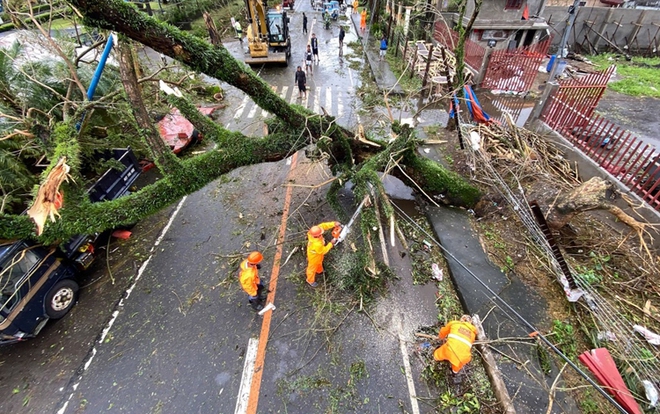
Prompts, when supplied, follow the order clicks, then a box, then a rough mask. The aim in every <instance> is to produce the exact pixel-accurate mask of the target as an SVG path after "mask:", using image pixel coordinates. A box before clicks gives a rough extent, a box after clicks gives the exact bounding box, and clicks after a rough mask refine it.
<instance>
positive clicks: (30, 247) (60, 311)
mask: <svg viewBox="0 0 660 414" xmlns="http://www.w3.org/2000/svg"><path fill="white" fill-rule="evenodd" d="M107 156H110V157H112V158H114V159H116V160H118V161H119V162H120V163H121V164H122V165H123V166H124V168H123V170H121V171H120V170H117V169H109V170H108V171H106V172H105V173H104V174H103V175H102V176H101V178H100V179H99V180H98V181H96V182H95V183H94V185H93V186H92V187H91V188H90V189H89V190H88V195H89V197H90V200H91V201H92V202H98V201H103V200H113V199H115V198H118V197H121V196H122V195H124V194H127V193H128V192H129V188H130V187H131V186H132V185H133V183H134V182H135V180H136V179H137V177H138V175H139V174H140V169H139V164H138V160H137V158H136V157H135V155H134V154H133V152H132V151H131V149H130V148H125V149H114V150H112V152H111V153H110V154H107ZM98 238H99V234H91V235H79V236H74V237H72V238H71V239H69V240H68V241H66V242H65V243H61V244H60V245H59V246H42V245H39V244H37V243H34V242H32V241H29V240H19V241H13V242H3V243H0V345H2V344H9V343H14V342H19V341H22V340H25V339H27V338H31V337H34V336H36V335H37V334H38V333H39V331H41V329H42V328H43V327H44V325H46V323H47V322H48V320H50V319H60V318H62V317H63V316H64V315H66V314H67V313H68V312H69V310H71V308H72V307H73V305H74V304H75V302H76V298H77V294H78V281H77V277H78V275H79V274H80V273H81V272H83V271H84V270H86V269H87V268H88V267H89V266H90V265H91V264H92V262H93V261H94V252H95V249H94V246H95V243H96V241H97V240H98Z"/></svg>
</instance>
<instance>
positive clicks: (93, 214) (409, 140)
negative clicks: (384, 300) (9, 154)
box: [0, 0, 479, 243]
mask: <svg viewBox="0 0 660 414" xmlns="http://www.w3.org/2000/svg"><path fill="white" fill-rule="evenodd" d="M70 4H71V5H72V6H73V8H74V10H76V11H77V12H78V13H80V15H82V16H83V17H84V19H85V23H86V24H87V25H88V26H92V27H98V28H101V29H107V30H114V31H118V32H120V33H121V34H123V35H124V36H126V37H127V38H130V39H132V40H134V41H136V42H139V43H141V44H143V45H145V46H148V47H150V48H152V49H154V50H156V51H157V52H160V53H163V54H165V55H167V56H169V57H171V58H173V59H175V60H177V61H179V62H181V63H183V64H185V65H187V66H188V67H189V68H191V69H192V70H194V71H196V72H201V73H204V74H206V75H209V76H212V77H214V78H216V79H219V80H221V81H224V82H226V83H228V84H230V85H233V86H235V87H237V88H239V89H241V90H242V91H244V92H245V93H247V94H248V95H250V97H251V98H252V99H253V100H254V102H255V103H256V104H258V105H259V106H260V107H261V108H263V109H265V110H267V111H269V112H271V113H273V114H274V115H276V118H274V119H272V120H269V121H268V122H269V135H268V137H267V138H258V137H249V136H245V135H243V134H241V133H239V132H234V131H229V130H227V129H225V128H223V127H222V126H220V125H217V124H215V123H213V122H211V121H210V120H209V119H208V118H206V117H204V116H202V115H201V114H200V113H199V112H198V111H197V110H196V108H195V106H194V105H193V104H192V103H191V102H190V101H189V100H188V99H187V98H185V97H183V96H175V95H170V96H168V98H167V99H168V101H169V102H170V103H171V104H173V105H174V106H176V107H177V108H178V109H179V110H180V111H181V112H182V114H183V115H184V116H186V118H188V119H189V120H190V121H191V122H192V123H193V125H195V127H196V128H197V129H198V130H200V131H201V132H202V133H203V134H204V135H205V136H206V137H207V138H209V139H211V140H213V141H214V142H215V143H217V147H216V148H215V149H214V150H212V151H209V152H206V153H204V154H200V155H197V156H195V157H192V158H189V159H186V160H185V161H181V162H179V163H178V165H175V166H173V167H174V168H171V169H168V168H164V169H163V172H164V173H165V177H164V178H163V179H162V180H159V181H158V182H156V183H155V184H152V185H149V186H147V187H145V188H143V189H141V190H139V191H137V192H135V193H133V194H131V195H129V196H126V197H123V198H121V199H118V200H113V201H108V202H102V203H91V202H89V200H88V199H87V198H86V196H85V194H84V189H82V188H80V187H79V186H78V185H77V184H76V183H77V181H76V180H75V178H76V176H77V175H78V174H80V171H79V169H78V166H79V162H78V159H79V156H80V154H79V147H78V145H77V139H78V137H79V135H80V132H79V131H78V130H77V129H76V127H75V120H77V119H80V115H81V114H82V113H84V112H85V111H86V110H87V109H88V108H89V107H90V106H93V103H91V102H84V103H83V104H81V105H79V107H78V108H77V110H76V112H75V113H74V114H73V116H70V117H68V118H65V120H64V121H62V122H60V123H59V124H58V125H57V126H56V127H55V128H53V131H51V135H52V137H53V138H54V142H55V143H56V146H55V149H54V151H53V152H52V154H51V155H50V157H49V161H50V167H49V168H48V169H46V171H44V173H43V175H42V177H44V178H45V177H46V176H47V174H48V173H49V171H50V170H51V169H52V167H53V166H55V165H56V164H57V162H58V160H59V159H60V158H61V157H66V158H67V160H68V163H69V164H70V165H71V172H70V174H71V175H72V177H73V179H74V180H72V181H71V182H69V183H65V184H63V188H64V191H65V194H66V197H65V204H64V207H63V208H61V209H60V210H59V213H60V215H61V218H60V219H59V220H58V221H57V222H56V223H53V224H49V225H47V226H46V228H45V231H44V234H43V235H42V236H41V237H40V238H39V240H40V241H42V242H44V243H52V242H54V241H56V240H62V239H66V238H67V237H70V236H71V235H74V234H82V233H91V232H100V231H103V230H106V229H109V228H113V227H116V226H119V225H125V224H130V223H135V222H136V221H139V220H140V219H142V218H144V217H146V216H148V215H150V214H153V213H155V212H156V211H158V210H159V209H162V208H164V207H166V206H167V205H169V204H171V203H173V202H175V201H177V200H178V199H180V198H181V197H182V196H184V195H186V194H190V193H192V192H194V191H196V190H198V189H200V188H202V187H203V186H205V185H206V184H207V183H209V182H211V181H213V180H214V179H216V178H218V177H220V176H221V175H222V174H225V173H227V172H229V171H231V170H233V169H235V168H238V167H241V166H247V165H251V164H256V163H261V162H269V161H278V160H281V159H283V158H284V157H286V156H288V155H289V154H291V153H292V152H295V151H297V150H300V149H302V148H304V147H307V146H308V145H310V144H312V145H316V146H317V147H318V149H319V150H321V151H323V152H327V153H329V154H331V155H332V156H331V157H329V159H330V160H332V161H330V162H329V163H330V167H331V169H332V171H333V172H334V173H335V174H336V175H339V176H341V180H337V182H346V181H347V180H349V179H353V178H356V180H355V182H356V184H357V189H356V192H357V193H358V194H365V193H366V189H367V184H368V183H370V184H371V185H372V186H375V187H377V188H379V191H382V188H380V181H379V180H378V177H377V175H376V173H375V172H376V171H382V170H383V169H384V168H385V166H386V165H387V164H388V163H389V162H391V160H392V159H393V158H395V159H396V160H397V163H398V164H399V166H400V167H401V168H399V169H396V170H394V171H392V174H393V175H397V176H399V177H400V178H401V179H402V180H404V181H405V182H408V183H411V181H414V182H415V183H414V184H415V186H418V187H419V188H422V189H424V191H425V192H426V193H427V194H430V195H437V194H442V195H443V196H444V199H445V200H447V201H448V202H450V203H452V204H455V205H459V206H466V207H469V206H472V205H474V203H475V202H476V201H477V199H478V198H479V192H478V190H477V189H476V188H475V187H473V186H471V185H470V184H469V183H467V181H465V180H464V179H462V178H461V177H460V176H459V175H457V174H455V173H453V172H451V171H448V170H446V169H445V168H443V167H442V166H440V165H439V164H437V163H435V162H434V161H431V160H428V159H426V158H423V157H420V156H419V155H418V154H417V151H416V148H417V145H418V141H417V139H416V137H415V133H414V131H413V130H412V129H411V128H409V127H407V126H404V125H400V124H397V123H393V126H392V128H393V131H394V132H396V134H397V136H396V138H395V139H394V140H393V141H392V142H389V143H387V142H384V141H379V140H378V139H377V138H371V140H368V139H367V140H365V139H364V138H363V137H360V138H359V139H358V138H355V137H354V134H353V133H352V132H351V131H348V130H346V129H345V128H343V127H341V126H339V125H337V123H336V121H335V119H334V118H333V117H332V116H329V115H324V116H321V115H318V114H314V113H312V112H310V111H308V110H307V109H305V108H302V107H300V106H296V105H289V104H288V103H287V102H285V101H284V100H283V99H282V98H281V97H280V96H278V95H277V94H276V93H274V92H273V90H272V89H271V88H270V86H269V85H268V84H267V83H266V82H264V81H263V80H262V79H261V78H259V77H258V76H257V75H256V74H255V73H254V72H253V71H252V70H251V69H249V68H248V67H247V66H246V65H244V64H243V63H242V62H238V61H237V60H235V59H234V58H233V57H232V56H231V55H230V54H229V52H228V51H227V50H226V49H225V48H224V46H222V45H212V44H210V43H208V42H206V41H204V40H202V39H199V38H197V37H195V36H193V35H190V34H188V33H185V32H182V31H180V30H178V29H176V28H174V27H172V26H170V25H167V24H164V23H160V22H158V21H156V20H155V19H153V18H151V17H149V16H146V15H145V14H143V13H140V12H138V11H137V9H136V8H135V7H134V6H133V5H131V4H129V3H125V2H123V1H121V0H110V1H106V0H73V1H70ZM124 82H125V83H126V79H124ZM128 89H130V91H133V90H134V89H135V87H134V85H131V87H130V88H128ZM131 96H132V100H133V101H135V98H136V97H135V94H134V93H132V94H131ZM137 117H138V118H139V117H140V116H139V114H138V116H137ZM142 118H143V117H142ZM139 131H140V133H141V134H142V135H143V136H142V138H143V141H145V142H146V143H147V146H149V141H150V137H149V136H147V135H148V134H149V131H148V130H144V128H142V129H140V130H139ZM152 141H153V140H152ZM369 141H372V142H375V143H376V144H378V145H370V144H369ZM166 170H167V171H166ZM330 194H331V195H332V194H334V192H333V191H331V192H330ZM385 213H386V216H387V217H388V218H389V216H390V215H391V211H389V210H388V209H386V210H385ZM0 235H1V236H0V237H1V238H5V239H7V238H10V239H13V238H28V237H32V238H34V236H35V233H34V225H33V223H32V222H31V221H30V220H29V218H28V217H26V216H22V215H3V216H0Z"/></svg>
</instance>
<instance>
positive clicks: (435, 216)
mask: <svg viewBox="0 0 660 414" xmlns="http://www.w3.org/2000/svg"><path fill="white" fill-rule="evenodd" d="M351 19H352V21H353V26H354V27H355V30H356V33H358V36H359V38H360V40H361V41H362V42H363V46H364V47H365V50H366V56H367V63H368V64H369V66H370V68H371V70H372V72H373V74H374V77H375V79H376V84H377V85H378V88H379V89H380V90H381V91H383V90H390V89H392V86H393V85H395V84H396V76H395V75H394V73H392V71H391V69H390V67H389V64H388V63H387V62H385V61H379V56H378V40H377V39H372V38H371V37H369V36H368V32H367V33H366V34H362V33H361V32H360V30H359V27H360V17H359V15H358V14H353V15H351ZM365 38H366V39H367V42H368V45H366V46H365V45H364V43H365ZM392 92H393V93H403V92H402V90H401V88H400V87H399V86H398V85H396V86H395V88H394V89H392ZM437 122H438V123H440V124H442V123H443V121H442V120H440V119H438V121H437ZM426 215H427V217H428V220H429V222H430V223H431V225H432V226H433V229H434V231H435V233H436V235H437V237H438V240H439V241H440V243H441V244H442V246H443V247H444V248H446V249H447V250H448V251H449V252H450V253H451V256H450V255H448V254H445V258H446V260H447V262H448V265H449V268H450V272H451V277H452V280H453V282H454V286H455V288H456V290H457V294H458V296H459V298H460V300H461V303H462V305H463V308H464V310H465V311H466V313H470V314H478V315H479V316H480V317H481V319H482V322H483V326H484V330H485V331H486V335H487V336H488V337H489V338H490V339H497V338H511V337H519V338H527V337H528V335H529V334H530V333H531V332H527V330H526V329H525V328H524V327H523V325H522V323H521V322H520V321H519V320H518V319H517V318H516V317H515V316H514V315H513V314H510V312H507V311H506V309H502V304H501V302H499V301H497V300H496V299H495V298H493V297H492V295H491V294H490V293H489V292H488V291H487V290H486V289H485V288H484V287H483V286H482V285H481V284H480V283H479V282H478V281H477V279H476V278H475V277H474V276H472V274H471V273H473V274H474V275H476V277H478V278H479V279H480V280H482V281H483V282H485V283H486V285H487V286H488V287H489V288H490V289H491V290H493V291H494V292H495V293H496V294H497V295H498V296H499V297H501V298H502V299H503V300H505V301H506V302H507V303H509V304H510V305H511V306H512V307H513V308H514V309H515V311H516V312H518V313H519V314H521V315H522V316H523V317H524V318H525V319H526V320H527V321H528V322H529V323H531V324H532V325H533V326H544V327H546V326H548V324H549V319H550V317H549V316H548V315H547V314H546V310H547V304H546V303H545V301H544V300H543V299H542V298H541V297H540V296H539V295H538V294H536V292H534V291H532V290H531V289H530V288H529V287H527V286H526V285H525V284H523V283H522V281H521V280H519V279H518V278H517V277H516V276H515V275H514V274H511V273H510V274H508V275H507V274H504V273H503V272H502V271H501V270H500V269H498V268H496V267H495V266H494V265H493V264H492V263H491V262H490V261H489V260H488V256H487V253H486V252H484V251H483V249H482V247H481V243H480V242H479V238H478V235H477V234H476V233H475V232H474V230H473V229H472V227H471V223H470V218H469V216H468V215H467V213H466V212H465V211H464V210H459V209H453V208H447V207H430V208H428V209H427V212H426ZM452 256H453V258H452ZM462 264H463V265H465V266H466V267H467V269H469V271H468V270H466V269H465V268H464V267H463V265H462ZM470 272H471V273H470ZM492 347H493V348H494V349H495V351H496V352H497V353H495V354H494V356H495V359H496V361H497V363H498V369H499V370H500V372H501V375H502V377H503V379H504V382H505V384H506V387H507V390H508V392H509V395H510V397H511V399H512V401H513V405H514V407H515V409H516V411H517V412H518V413H534V414H535V413H539V414H541V413H546V412H547V409H548V406H549V404H551V402H550V398H549V397H550V392H549V391H550V389H551V387H552V384H553V381H554V380H555V378H556V377H557V375H558V373H559V370H558V369H557V367H556V366H554V364H552V361H550V366H551V371H550V372H547V373H544V372H543V370H544V368H542V367H541V365H542V364H541V362H540V360H539V356H538V355H539V352H538V350H537V349H538V348H537V345H536V342H535V341H533V340H528V341H525V340H521V341H516V342H503V343H501V344H498V345H493V346H492ZM545 368H546V369H547V366H545ZM564 385H565V384H564V383H563V381H561V379H560V380H559V381H558V382H557V384H556V385H555V387H557V388H561V387H563V386H564ZM550 412H552V413H579V412H580V410H579V409H578V407H577V406H576V404H575V401H574V400H573V399H572V398H571V397H570V396H569V395H567V394H566V393H563V392H555V394H554V395H553V401H552V410H551V411H550Z"/></svg>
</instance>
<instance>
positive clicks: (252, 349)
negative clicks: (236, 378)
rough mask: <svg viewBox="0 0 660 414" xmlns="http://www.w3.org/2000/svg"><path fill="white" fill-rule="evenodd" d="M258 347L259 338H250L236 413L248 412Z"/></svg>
mask: <svg viewBox="0 0 660 414" xmlns="http://www.w3.org/2000/svg"><path fill="white" fill-rule="evenodd" d="M258 347H259V340H258V339H256V338H250V340H249V341H248V346H247V350H246V351H245V362H244V364H243V376H242V377H241V386H240V387H239V388H238V398H237V399H236V410H235V411H234V414H245V413H246V412H247V407H248V399H249V398H250V388H251V387H252V375H253V374H254V361H256V359H257V348H258Z"/></svg>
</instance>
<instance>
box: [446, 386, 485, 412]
mask: <svg viewBox="0 0 660 414" xmlns="http://www.w3.org/2000/svg"><path fill="white" fill-rule="evenodd" d="M440 407H442V408H443V409H445V410H452V412H456V413H458V414H464V413H478V412H479V409H480V408H481V404H480V403H479V400H478V399H477V396H476V395H474V394H473V393H470V392H466V393H465V394H463V395H461V396H456V395H454V393H452V392H451V391H446V392H445V393H443V394H442V395H440Z"/></svg>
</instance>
